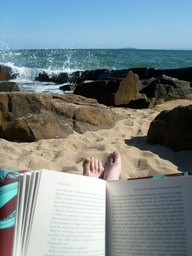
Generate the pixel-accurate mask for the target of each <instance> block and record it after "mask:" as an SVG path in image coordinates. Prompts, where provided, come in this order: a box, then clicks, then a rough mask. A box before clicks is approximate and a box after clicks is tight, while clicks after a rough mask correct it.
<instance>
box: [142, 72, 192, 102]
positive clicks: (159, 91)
mask: <svg viewBox="0 0 192 256" xmlns="http://www.w3.org/2000/svg"><path fill="white" fill-rule="evenodd" d="M143 83H144V84H145V83H147V84H146V85H145V86H144V88H143V89H141V90H140V93H143V94H145V95H146V96H147V97H148V98H158V99H159V98H161V99H164V100H173V99H192V88H191V83H190V82H187V81H183V80H178V79H175V78H171V77H167V76H162V77H161V78H153V79H149V80H147V81H146V80H145V81H143Z"/></svg>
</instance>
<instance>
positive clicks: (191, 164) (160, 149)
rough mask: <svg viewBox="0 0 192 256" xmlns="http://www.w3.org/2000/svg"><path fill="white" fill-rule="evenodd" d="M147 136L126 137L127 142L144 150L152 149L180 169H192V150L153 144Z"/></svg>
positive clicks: (183, 170) (182, 170)
mask: <svg viewBox="0 0 192 256" xmlns="http://www.w3.org/2000/svg"><path fill="white" fill-rule="evenodd" d="M146 138H147V136H138V137H134V138H131V139H125V144H127V145H128V146H132V147H136V148H138V149H140V150H142V151H151V152H152V153H153V154H156V155H157V156H159V157H160V158H161V159H164V160H168V161H170V162H171V163H173V164H174V165H176V166H177V167H178V171H181V172H186V171H188V172H189V171H192V160H191V159H192V150H186V151H178V152H175V151H173V150H172V149H170V148H167V147H164V146H162V145H159V144H156V145H151V144H148V143H147V142H146Z"/></svg>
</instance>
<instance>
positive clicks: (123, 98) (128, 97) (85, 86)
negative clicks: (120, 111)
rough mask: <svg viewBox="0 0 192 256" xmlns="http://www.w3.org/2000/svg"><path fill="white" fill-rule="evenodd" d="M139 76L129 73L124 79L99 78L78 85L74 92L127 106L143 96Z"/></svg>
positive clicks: (115, 104)
mask: <svg viewBox="0 0 192 256" xmlns="http://www.w3.org/2000/svg"><path fill="white" fill-rule="evenodd" d="M139 86H140V83H139V78H138V76H137V75H136V74H133V73H132V72H129V74H128V75H127V76H126V77H125V78H122V79H111V80H101V81H100V80H97V81H90V82H85V83H81V84H79V85H77V87H76V88H75V90H74V94H76V95H82V96H84V97H87V98H94V99H96V100H97V101H98V102H99V103H102V104H105V105H107V106H126V105H128V104H129V103H130V102H131V101H134V100H137V99H138V98H141V97H140V95H139Z"/></svg>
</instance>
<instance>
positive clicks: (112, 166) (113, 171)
mask: <svg viewBox="0 0 192 256" xmlns="http://www.w3.org/2000/svg"><path fill="white" fill-rule="evenodd" d="M120 173H121V155H120V154H119V153H118V152H116V151H115V152H113V153H111V154H109V156H108V157H107V160H106V162H105V164H104V176H103V179H104V180H119V176H120Z"/></svg>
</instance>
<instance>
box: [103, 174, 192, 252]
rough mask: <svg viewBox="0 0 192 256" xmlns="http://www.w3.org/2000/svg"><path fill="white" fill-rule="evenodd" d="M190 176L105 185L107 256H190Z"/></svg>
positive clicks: (191, 249) (191, 232) (191, 208)
mask: <svg viewBox="0 0 192 256" xmlns="http://www.w3.org/2000/svg"><path fill="white" fill-rule="evenodd" d="M191 194H192V177H176V178H162V179H143V180H133V181H131V180H130V181H119V182H108V183H107V234H106V237H107V256H120V255H121V256H133V255H134V256H138V255H139V256H144V255H148V256H150V255H153V256H157V255H174V256H177V255H178V256H180V255H182V256H184V255H186V256H187V255H191V252H192V243H191V241H192V203H191Z"/></svg>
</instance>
